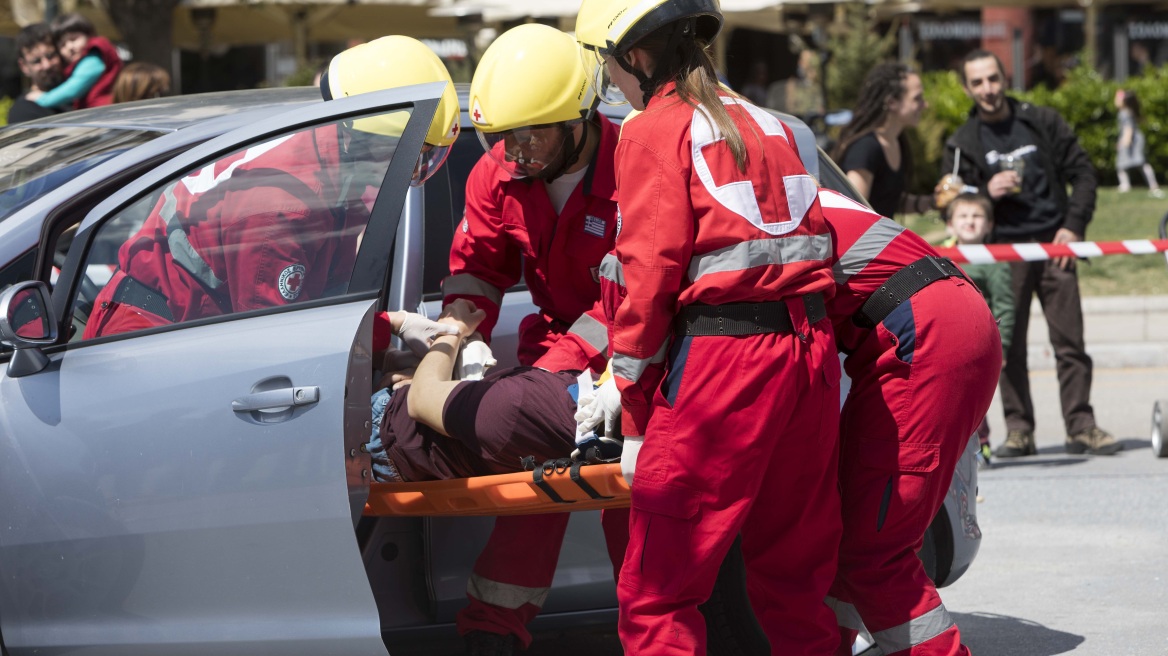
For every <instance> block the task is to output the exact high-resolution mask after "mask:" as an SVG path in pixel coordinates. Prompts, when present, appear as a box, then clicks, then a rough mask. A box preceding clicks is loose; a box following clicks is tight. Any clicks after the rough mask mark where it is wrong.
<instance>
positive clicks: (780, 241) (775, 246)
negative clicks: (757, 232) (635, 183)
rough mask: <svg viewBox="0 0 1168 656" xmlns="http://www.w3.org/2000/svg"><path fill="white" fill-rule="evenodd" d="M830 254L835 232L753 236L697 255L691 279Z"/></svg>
mask: <svg viewBox="0 0 1168 656" xmlns="http://www.w3.org/2000/svg"><path fill="white" fill-rule="evenodd" d="M830 257H831V235H808V236H795V237H777V238H774V239H753V240H751V241H744V242H741V243H738V244H734V245H733V246H727V247H726V248H720V249H718V250H716V251H712V252H710V253H704V254H702V255H697V256H695V257H694V258H693V259H691V260H690V262H689V279H690V282H697V281H698V279H700V278H701V277H702V276H705V275H709V274H711V273H726V272H728V271H742V270H745V269H752V268H754V267H761V266H771V265H774V264H789V263H792V262H817V261H823V260H826V259H828V258H830Z"/></svg>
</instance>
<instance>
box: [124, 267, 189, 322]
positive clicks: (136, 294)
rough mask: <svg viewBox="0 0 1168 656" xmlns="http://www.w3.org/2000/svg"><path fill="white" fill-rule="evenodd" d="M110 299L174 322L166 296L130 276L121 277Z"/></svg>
mask: <svg viewBox="0 0 1168 656" xmlns="http://www.w3.org/2000/svg"><path fill="white" fill-rule="evenodd" d="M111 300H112V301H113V302H114V303H125V304H126V305H132V306H134V307H136V308H138V309H139V310H145V311H147V312H149V313H150V314H155V315H158V316H160V317H162V318H163V319H166V320H167V321H169V322H171V323H174V315H173V314H172V313H171V312H170V306H169V305H167V304H166V296H164V295H163V294H162V292H160V291H158V290H156V289H152V288H150V287H147V286H146V285H143V284H142V283H140V282H138V281H137V280H134V279H133V278H131V277H130V276H123V277H122V281H121V282H119V283H118V287H117V289H115V290H114V295H113V298H112V299H111Z"/></svg>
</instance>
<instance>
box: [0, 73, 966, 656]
mask: <svg viewBox="0 0 1168 656" xmlns="http://www.w3.org/2000/svg"><path fill="white" fill-rule="evenodd" d="M465 92H466V89H465V87H462V88H460V93H461V94H462V95H463V101H464V102H463V105H464V106H465ZM315 94H316V92H315V90H313V89H296V90H264V91H248V92H238V93H228V94H211V95H208V96H186V97H180V98H173V99H165V100H160V101H152V102H147V103H136V104H134V105H130V106H125V107H113V108H103V109H97V110H89V111H85V112H74V113H71V114H66V115H63V116H60V117H55V118H52V119H48V120H44V121H39V122H34V123H29V124H23V127H25V128H28V127H33V128H35V127H37V126H43V125H50V124H55V125H65V124H70V125H102V126H115V125H116V126H124V127H127V128H134V129H149V130H156V131H158V132H159V133H160V135H159V137H158V138H157V139H154V140H152V141H149V142H146V143H145V144H142V145H139V146H137V147H134V148H132V149H130V150H128V151H126V152H124V153H122V154H120V155H118V156H117V157H115V158H113V159H110V160H108V161H107V162H104V163H102V164H101V165H99V166H97V167H96V168H94V169H92V170H90V171H87V172H85V173H83V174H82V175H80V176H78V177H76V178H75V179H72V180H70V181H68V182H66V183H65V184H63V185H61V186H60V187H58V188H56V189H54V190H52V191H50V192H49V193H47V194H45V195H44V196H42V197H40V198H39V199H37V200H35V201H33V202H32V203H30V204H28V205H26V206H24V207H22V208H20V209H19V210H17V211H16V212H14V213H12V214H10V215H8V216H5V217H0V276H2V275H3V274H4V272H5V270H6V268H8V267H11V266H12V265H13V263H14V262H17V261H19V260H21V259H23V260H25V261H27V260H28V259H29V257H30V254H31V253H37V258H36V259H37V262H38V266H37V268H36V271H37V273H38V275H40V276H42V277H43V276H45V275H47V272H48V267H49V263H50V262H51V261H52V258H51V256H50V255H51V254H50V253H45V252H44V251H45V250H46V249H45V246H46V244H48V243H49V242H48V240H49V238H50V236H51V235H53V234H54V229H53V228H54V226H56V225H57V224H58V223H59V222H60V221H62V220H64V221H67V222H76V221H77V220H79V215H81V214H85V215H86V218H85V220H84V221H83V222H82V224H81V228H80V230H79V232H78V237H77V239H76V240H75V241H74V245H73V247H72V248H71V250H70V252H69V254H68V258H67V261H66V263H65V266H64V269H63V272H62V274H61V281H62V282H65V283H68V284H65V285H59V286H58V289H57V291H56V292H55V296H54V299H53V301H54V306H55V308H56V312H57V313H58V315H60V314H62V313H64V312H65V310H67V308H68V299H67V297H68V296H69V292H70V288H71V287H70V286H73V287H75V286H76V284H77V281H78V280H79V278H80V277H81V275H82V274H83V272H80V271H79V268H80V264H81V261H82V259H81V258H82V252H81V251H82V248H83V246H84V243H85V239H86V236H87V234H88V231H89V230H90V228H91V227H92V226H94V225H96V224H98V222H100V220H101V219H102V217H104V216H107V215H109V214H110V213H111V212H113V211H114V210H115V209H116V208H118V207H121V206H124V205H126V204H127V203H129V202H130V201H131V200H133V199H134V198H137V197H139V196H140V195H141V194H142V193H143V190H146V189H149V188H151V187H156V186H157V185H158V184H159V183H160V182H162V181H165V180H169V179H173V178H174V177H175V176H176V175H178V174H179V173H181V172H182V171H184V170H188V169H189V167H190V166H192V165H193V163H194V162H197V161H205V160H206V158H207V157H211V156H213V155H214V154H215V153H222V152H226V151H228V150H230V149H231V148H233V147H234V146H233V144H241V143H245V142H249V141H251V140H256V139H258V138H260V137H262V136H263V135H270V134H277V133H278V132H279V131H280V130H281V129H284V128H287V127H291V126H295V125H302V124H305V123H306V122H312V121H314V120H324V119H325V118H327V117H329V116H333V115H335V114H336V113H337V112H341V111H342V110H343V109H349V110H350V111H352V109H353V108H356V107H371V106H374V105H386V104H392V103H395V102H396V103H400V102H415V101H416V102H420V101H423V100H433V99H434V98H436V95H437V94H436V93H435V92H434V89H433V86H432V85H431V86H429V87H427V86H423V87H416V88H412V89H407V90H402V91H399V92H396V94H394V93H390V94H389V95H380V94H370V95H371V96H374V95H377V96H378V97H377V98H376V99H374V100H366V101H361V100H359V99H347V100H345V101H336V102H338V103H349V104H347V105H344V106H343V107H342V106H340V105H335V104H333V103H330V104H324V103H321V102H320V101H319V100H317V99H316V98H317V97H316V95H315ZM353 101H355V102H353ZM604 111H605V113H606V114H609V115H610V117H612V118H614V119H620V118H622V117H623V115H624V114H625V110H623V109H622V108H607V107H606V108H605V110H604ZM783 118H784V120H786V121H787V122H788V124H789V125H790V126H791V128H792V129H793V131H794V132H795V135H796V139H797V142H798V144H799V146H800V150H801V152H802V153H803V155H804V163H805V165H806V166H807V168H808V169H809V171H810V172H811V173H812V174H814V175H816V176H817V177H819V179H820V180H821V181H822V182H823V184H825V186H829V187H833V188H836V189H838V190H841V191H845V192H847V193H849V194H850V195H852V196H855V193H854V191H852V190H851V189H850V187H848V186H847V183H846V179H845V178H844V177H843V175H842V173H840V172H839V170H838V168H835V166H834V165H833V164H831V163H830V160H827V159H826V157H825V156H824V155H823V154H822V152H818V151H817V150H816V148H815V142H814V136H813V135H812V133H811V131H810V130H809V129H807V128H806V126H804V125H803V124H802V123H801V122H799V121H798V120H797V119H794V118H791V117H785V116H784V117H783ZM462 126H463V130H464V135H463V137H462V138H461V139H460V144H459V145H458V146H456V149H455V154H454V155H452V159H451V162H449V163H448V166H446V167H444V169H443V171H441V172H440V173H441V175H440V176H439V177H437V178H435V179H433V180H431V181H430V182H429V183H428V184H427V185H426V187H424V188H421V189H410V190H409V191H408V192H406V191H405V190H404V189H401V190H399V191H398V192H396V193H399V197H400V196H401V195H403V194H404V202H402V201H401V200H399V201H397V202H399V205H398V206H399V207H402V210H401V212H400V214H401V220H400V222H399V224H398V228H397V233H396V242H395V257H394V258H393V259H392V265H391V266H392V269H391V270H390V271H389V275H388V280H389V283H388V288H386V289H383V291H382V292H381V294H380V296H381V297H383V298H386V299H387V305H388V306H389V307H403V308H407V309H415V308H422V309H423V310H424V311H427V312H429V313H431V314H433V313H435V312H436V311H437V305H438V300H437V298H436V293H435V290H434V281H435V280H438V279H440V277H441V275H442V272H443V271H445V268H446V265H447V263H446V261H445V258H444V255H445V253H444V252H443V247H444V245H445V244H449V234H450V233H451V232H452V230H453V227H454V224H455V223H456V222H457V221H458V220H459V219H460V210H461V208H460V207H459V206H458V205H459V204H458V203H457V199H458V198H459V197H460V196H461V189H460V188H459V185H461V184H462V183H463V182H464V181H465V171H466V170H468V168H467V167H466V166H465V164H466V162H471V161H473V159H475V158H477V156H478V154H479V153H481V150H480V149H479V147H478V144H477V140H475V139H474V135H473V132H472V131H471V127H470V124H469V120H468V119H467V117H466V115H465V113H464V114H463V120H462ZM11 129H18V128H11ZM0 134H3V133H2V132H0ZM468 149H469V150H468ZM459 157H461V158H463V162H462V164H461V165H460V164H458V163H457V162H456V161H455V160H456V159H457V158H459ZM391 172H392V171H391ZM444 185H445V186H444ZM388 186H389V183H388V182H387V187H388ZM398 186H399V187H404V182H401V181H398ZM384 193H386V192H385V191H384V190H383V194H384ZM378 202H379V205H378V206H375V214H377V213H378V212H379V211H380V209H379V208H380V203H381V201H380V200H379V201H378ZM389 211H391V212H392V211H393V210H389ZM381 213H382V214H384V212H381ZM374 220H375V221H376V220H377V219H376V218H375V219H374ZM385 224H386V225H389V224H388V222H385ZM444 234H445V237H443V235H444ZM443 238H444V239H445V242H443V241H442V240H443ZM2 279H3V278H0V280H2ZM377 296H378V295H377V294H375V293H369V294H365V295H364V296H362V295H356V296H355V297H353V298H349V297H346V298H345V299H344V300H343V301H341V302H333V303H326V304H317V305H312V304H310V305H308V306H303V307H297V308H296V309H294V310H291V311H286V312H277V313H268V314H263V315H261V316H254V317H246V318H243V319H237V320H233V321H221V322H209V323H202V322H196V323H195V324H192V325H191V326H189V327H183V328H180V329H177V330H172V331H169V332H162V333H160V334H156V335H149V336H147V337H143V338H130V339H114V340H96V341H95V342H94V343H87V344H84V345H81V346H80V347H76V345H74V346H67V345H60V346H54V347H50V348H46V349H44V352H45V353H46V354H47V355H49V357H50V365H49V366H48V368H46V369H45V370H44V371H41V372H38V373H36V374H33V375H29V376H24V377H20V378H12V377H10V376H8V375H7V374H0V398H2V399H4V402H3V403H2V404H0V499H3V503H2V504H0V636H2V640H3V644H4V647H5V648H6V649H7V652H8V653H11V654H13V655H14V656H15V655H17V654H31V653H40V654H44V653H56V654H66V653H68V654H118V655H128V654H159V653H166V654H200V655H201V654H242V653H246V654H265V653H271V654H277V653H278V654H282V655H285V656H288V655H295V654H320V653H342V650H343V653H353V654H364V653H369V654H384V653H385V652H386V646H385V645H386V644H388V645H390V648H391V649H392V646H393V645H394V644H397V643H398V642H399V641H413V640H416V639H419V638H421V639H425V638H426V637H427V636H431V635H433V636H437V635H442V634H446V635H449V633H450V631H451V624H452V622H453V618H454V614H455V612H456V611H457V610H458V609H459V608H460V607H462V606H463V605H464V603H465V584H466V578H467V575H468V574H469V572H470V568H471V566H472V565H473V562H474V559H475V557H476V556H477V555H478V553H479V551H480V550H481V548H482V546H483V545H484V544H485V542H486V539H487V536H488V535H489V532H490V528H491V525H492V521H493V519H492V518H490V517H477V518H449V517H428V518H400V517H385V518H377V519H373V518H358V515H359V511H360V508H361V505H362V504H363V500H364V495H366V494H367V492H368V486H367V480H368V479H367V478H364V475H365V472H366V471H367V461H365V460H363V458H362V457H361V456H360V455H359V452H358V451H356V447H357V446H358V445H359V443H360V442H361V441H363V439H364V437H365V436H366V435H367V432H366V429H364V428H363V422H364V420H366V419H367V417H368V415H367V403H365V404H364V405H363V404H362V403H361V402H360V401H359V399H362V398H368V394H367V393H365V392H366V390H367V389H369V387H370V386H371V382H370V381H369V376H368V373H361V372H367V371H368V369H369V363H368V360H367V359H362V357H361V354H362V353H364V350H363V349H362V348H360V347H359V346H358V344H359V343H361V342H362V341H363V340H368V339H369V338H370V325H369V321H370V312H371V311H372V310H373V309H375V308H377V307H380V306H381V305H382V303H381V302H379V301H378V300H377ZM532 309H533V306H532V305H531V300H530V296H529V295H528V294H527V293H526V292H525V291H524V290H523V289H522V288H517V289H515V290H512V291H510V292H509V293H508V294H507V296H506V298H505V301H504V311H503V315H502V317H501V320H500V324H499V327H498V328H497V329H496V340H495V344H494V350H495V352H496V355H497V356H499V359H500V360H501V365H507V364H511V363H513V362H514V360H513V358H514V356H513V354H514V352H515V334H516V330H517V327H518V322H519V320H520V319H521V318H522V317H523V316H524V315H525V314H527V313H528V312H530V311H531V310H532ZM366 343H367V341H366ZM6 357H7V356H6V355H4V354H0V363H2V362H3V360H4V359H6ZM508 360H510V362H508ZM279 376H283V377H286V378H288V379H290V380H292V381H295V383H296V384H298V385H299V384H312V385H317V386H319V388H320V391H321V401H320V403H318V404H316V405H315V406H314V407H312V408H309V409H304V410H302V411H301V410H297V411H296V413H294V414H293V415H292V416H291V418H290V419H289V420H288V421H285V422H284V423H282V424H280V425H279V427H278V429H277V427H275V426H265V425H262V424H260V423H258V422H250V421H248V419H247V418H246V417H240V416H238V415H237V414H236V413H233V412H231V410H230V408H229V407H228V406H229V402H230V400H231V399H232V398H234V397H238V396H240V395H243V394H246V393H247V392H248V391H249V388H250V387H251V386H252V385H253V384H254V383H255V382H256V381H258V380H263V379H269V378H272V377H279ZM346 397H347V398H349V399H353V400H354V401H353V402H351V403H350V402H346ZM179 399H182V400H183V401H182V402H179V401H178V400H179ZM362 411H364V412H365V413H366V414H365V415H364V416H363V417H362ZM974 448H975V444H974V443H972V442H971V447H970V449H969V450H967V453H966V456H965V457H964V458H963V459H962V461H961V463H960V465H959V469H958V472H957V475H956V476H955V477H954V484H953V486H952V487H951V489H950V492H949V495H948V497H947V498H946V502H945V512H944V513H943V514H942V518H943V519H944V521H941V518H939V520H938V521H939V524H940V525H941V526H943V527H944V529H945V530H944V532H945V533H946V534H947V538H943V539H942V540H941V542H942V543H945V542H946V540H947V541H948V543H949V544H951V549H952V557H951V558H950V557H948V556H947V558H946V560H947V562H951V564H950V565H949V567H948V570H949V571H948V575H947V576H946V577H944V578H945V579H946V580H945V581H943V582H944V583H947V582H951V581H953V580H956V578H957V577H959V576H960V575H961V574H962V573H963V572H964V571H965V569H966V568H967V567H968V566H969V564H970V563H971V562H972V560H973V557H974V555H975V554H976V551H977V546H978V543H979V540H980V533H979V532H978V531H977V524H976V517H975V515H974V510H975V508H974V506H973V505H972V504H971V502H970V500H971V499H972V498H973V496H974V490H975V488H976V466H975V462H974V459H973V452H974V451H973V449H974ZM950 517H951V518H960V519H958V520H956V521H950V520H949V519H948V518H950ZM598 527H599V517H598V516H597V514H596V513H595V512H588V513H574V515H573V518H572V521H571V523H570V526H569V531H568V537H567V539H566V540H565V544H564V549H563V552H562V554H561V559H560V564H559V568H558V569H557V573H556V579H555V582H554V585H553V590H552V592H551V594H550V595H549V597H548V601H547V604H546V605H545V612H544V614H543V615H541V617H540V618H539V619H537V620H536V623H535V626H534V627H533V628H534V629H535V630H540V629H541V628H553V627H556V626H563V625H574V626H580V625H583V624H588V623H611V622H612V621H613V620H614V618H615V605H616V603H615V602H616V599H615V593H614V588H613V584H612V572H611V566H610V565H609V563H608V558H607V552H606V550H605V546H604V543H603V539H602V536H601V532H600V531H599V530H597V529H598Z"/></svg>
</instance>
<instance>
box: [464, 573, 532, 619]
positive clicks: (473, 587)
mask: <svg viewBox="0 0 1168 656" xmlns="http://www.w3.org/2000/svg"><path fill="white" fill-rule="evenodd" d="M548 590H549V588H528V587H524V586H522V585H512V584H510V583H500V582H498V581H492V580H491V579H488V578H484V577H482V576H479V575H478V574H471V575H470V580H468V581H467V582H466V593H467V594H468V595H470V596H471V597H474V598H475V599H478V600H479V601H481V602H483V603H486V604H490V605H492V606H498V607H500V608H510V609H511V610H515V609H517V608H520V607H521V606H523V605H524V604H532V605H533V606H537V607H539V608H543V602H544V600H546V599H547V596H548Z"/></svg>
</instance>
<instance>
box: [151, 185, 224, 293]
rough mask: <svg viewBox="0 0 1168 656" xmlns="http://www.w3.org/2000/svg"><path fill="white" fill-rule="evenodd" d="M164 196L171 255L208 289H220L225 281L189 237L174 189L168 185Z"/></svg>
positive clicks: (163, 214)
mask: <svg viewBox="0 0 1168 656" xmlns="http://www.w3.org/2000/svg"><path fill="white" fill-rule="evenodd" d="M162 197H163V199H164V202H163V203H162V209H161V210H160V212H161V214H162V219H163V220H164V221H166V241H167V244H168V245H169V246H170V256H171V257H172V258H174V262H175V264H177V265H179V266H180V267H182V268H183V269H185V270H186V271H187V273H189V274H191V275H192V276H194V277H195V279H196V280H198V281H199V282H200V283H201V284H202V285H203V286H205V287H206V288H208V289H219V288H220V287H222V286H223V284H224V283H223V281H222V280H220V279H219V277H218V276H216V275H215V272H214V271H212V270H211V265H210V264H207V260H204V259H203V256H202V255H199V252H198V251H196V250H195V247H194V246H193V245H192V244H191V240H190V238H189V237H187V231H186V230H183V227H182V223H180V222H179V220H178V199H177V198H175V197H174V191H173V190H172V189H171V188H170V187H167V188H166V189H165V190H163V192H162Z"/></svg>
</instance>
